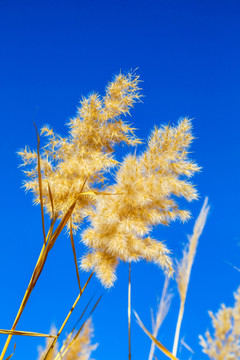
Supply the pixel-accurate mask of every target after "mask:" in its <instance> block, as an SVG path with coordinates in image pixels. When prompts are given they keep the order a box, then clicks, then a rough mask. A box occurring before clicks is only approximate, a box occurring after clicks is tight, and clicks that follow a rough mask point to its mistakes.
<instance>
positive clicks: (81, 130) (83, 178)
mask: <svg viewBox="0 0 240 360" xmlns="http://www.w3.org/2000/svg"><path fill="white" fill-rule="evenodd" d="M138 84H139V79H138V76H136V75H135V74H134V73H128V74H127V75H122V74H119V75H118V76H116V77H115V79H114V81H113V82H110V83H109V85H108V86H107V88H106V94H105V96H103V97H102V98H101V97H100V96H99V95H98V94H96V93H94V94H92V95H90V96H89V97H87V98H83V99H82V101H81V102H80V106H79V108H78V112H77V116H76V117H74V118H73V119H71V120H70V121H69V123H68V124H67V126H68V129H69V133H68V136H67V137H61V136H60V135H58V134H56V133H55V132H54V131H53V129H52V128H50V127H49V126H44V127H43V128H42V129H41V135H44V136H45V137H46V139H47V142H46V144H45V146H44V147H43V148H42V149H41V151H40V162H41V177H42V179H41V182H42V197H43V205H44V209H45V211H46V212H47V213H48V214H50V216H51V217H53V216H54V214H52V202H51V199H50V196H49V187H50V189H51V193H52V199H53V202H54V210H55V216H56V215H57V216H58V217H59V218H61V217H62V216H63V215H64V214H65V213H66V211H67V210H68V209H69V207H70V206H71V205H72V203H73V202H75V201H76V205H75V209H74V211H73V214H72V226H73V229H75V230H76V229H77V228H78V227H79V225H80V223H81V221H82V219H83V217H84V216H85V215H86V214H85V212H86V208H87V207H88V206H89V205H91V204H93V203H94V198H93V197H92V196H82V190H83V188H84V191H87V190H89V189H95V190H98V189H99V188H100V186H103V184H104V181H105V177H104V173H106V172H109V171H110V169H112V168H113V167H114V166H116V165H117V164H118V162H117V161H116V160H115V159H114V146H115V145H116V144H119V143H121V142H122V143H126V144H127V145H136V144H138V143H140V140H139V139H138V138H137V137H136V136H135V135H134V128H132V127H131V126H130V125H128V124H127V123H126V122H124V121H123V120H122V119H121V117H122V116H126V115H127V114H128V113H129V111H130V108H131V107H133V104H134V103H135V102H136V101H137V100H139V98H140V94H139V86H138ZM19 155H20V156H21V158H22V160H23V163H22V165H23V166H27V170H25V175H26V177H27V180H26V181H25V183H24V187H25V189H26V190H30V191H32V192H33V195H34V202H35V203H36V204H39V203H40V196H39V187H38V164H37V160H38V156H37V152H36V151H35V150H30V149H29V148H28V147H26V148H25V149H23V150H21V151H19Z"/></svg>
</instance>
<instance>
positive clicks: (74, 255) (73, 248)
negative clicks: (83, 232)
mask: <svg viewBox="0 0 240 360" xmlns="http://www.w3.org/2000/svg"><path fill="white" fill-rule="evenodd" d="M70 239H71V245H72V250H73V257H74V263H75V268H76V274H77V280H78V286H79V290H80V294H81V292H82V288H81V283H80V275H79V271H78V264H77V256H76V250H75V245H74V239H73V230H72V217H70Z"/></svg>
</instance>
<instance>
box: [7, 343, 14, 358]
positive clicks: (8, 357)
mask: <svg viewBox="0 0 240 360" xmlns="http://www.w3.org/2000/svg"><path fill="white" fill-rule="evenodd" d="M15 350H16V343H15V344H14V346H13V352H12V353H11V355H9V356H8V357H7V358H6V359H5V360H10V359H11V357H12V356H13V354H14V352H15Z"/></svg>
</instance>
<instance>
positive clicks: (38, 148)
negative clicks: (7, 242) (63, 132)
mask: <svg viewBox="0 0 240 360" xmlns="http://www.w3.org/2000/svg"><path fill="white" fill-rule="evenodd" d="M33 124H34V127H35V130H36V134H37V158H38V186H39V197H40V205H41V216H42V229H43V239H44V244H46V232H45V223H44V209H43V193H42V173H41V158H40V136H39V133H38V129H37V126H36V124H35V123H33Z"/></svg>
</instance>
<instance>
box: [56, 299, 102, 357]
mask: <svg viewBox="0 0 240 360" xmlns="http://www.w3.org/2000/svg"><path fill="white" fill-rule="evenodd" d="M101 298H102V295H101V296H100V297H99V298H98V300H97V301H96V303H95V305H94V306H93V308H92V310H91V311H90V314H89V316H88V318H87V319H86V320H85V321H84V323H83V324H82V326H81V327H80V329H79V330H78V331H77V333H76V334H75V336H74V337H73V339H72V340H71V341H70V342H69V343H68V344H66V343H65V348H64V349H61V350H60V351H59V353H58V354H57V356H56V357H55V358H54V360H59V359H62V358H63V356H64V355H66V353H67V352H68V351H69V349H70V348H71V346H72V345H73V343H74V341H75V340H76V339H77V338H78V336H79V334H80V333H81V331H82V330H83V328H84V325H85V324H86V322H87V320H88V319H89V318H90V316H91V315H92V313H93V312H94V310H95V309H96V307H97V305H98V304H99V301H100V300H101Z"/></svg>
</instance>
